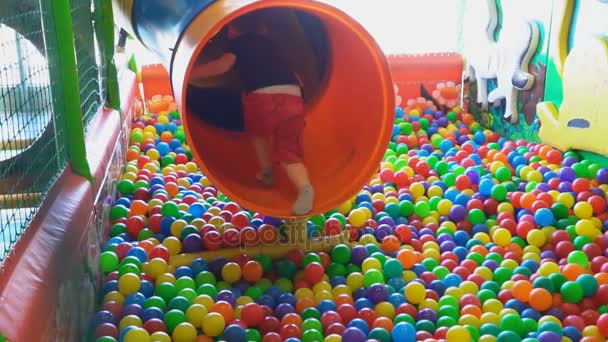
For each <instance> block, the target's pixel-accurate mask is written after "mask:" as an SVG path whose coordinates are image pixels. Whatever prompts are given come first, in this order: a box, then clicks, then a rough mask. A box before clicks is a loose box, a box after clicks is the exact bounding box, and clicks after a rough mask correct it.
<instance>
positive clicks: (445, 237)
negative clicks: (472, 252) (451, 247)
mask: <svg viewBox="0 0 608 342" xmlns="http://www.w3.org/2000/svg"><path fill="white" fill-rule="evenodd" d="M446 241H454V238H453V237H452V235H450V234H441V235H439V237H438V238H437V242H438V243H439V245H441V244H442V243H444V242H446Z"/></svg>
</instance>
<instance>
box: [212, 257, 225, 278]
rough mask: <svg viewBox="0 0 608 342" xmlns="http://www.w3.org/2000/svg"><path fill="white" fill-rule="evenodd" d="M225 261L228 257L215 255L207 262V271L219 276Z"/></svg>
mask: <svg viewBox="0 0 608 342" xmlns="http://www.w3.org/2000/svg"><path fill="white" fill-rule="evenodd" d="M227 263H228V259H226V258H224V257H217V258H215V259H213V260H212V261H211V262H210V263H209V272H211V273H213V275H214V276H216V277H218V278H219V277H220V276H221V275H222V268H224V265H226V264H227Z"/></svg>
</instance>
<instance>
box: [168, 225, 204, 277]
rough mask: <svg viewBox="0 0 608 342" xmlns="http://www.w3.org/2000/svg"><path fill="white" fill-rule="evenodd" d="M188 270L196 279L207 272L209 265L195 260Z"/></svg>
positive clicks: (198, 259)
mask: <svg viewBox="0 0 608 342" xmlns="http://www.w3.org/2000/svg"><path fill="white" fill-rule="evenodd" d="M161 224H162V223H161ZM190 269H191V270H192V274H194V276H195V277H196V276H197V275H198V274H199V273H201V272H203V271H207V270H209V264H208V263H207V261H205V259H202V258H197V259H194V260H193V261H192V263H191V264H190Z"/></svg>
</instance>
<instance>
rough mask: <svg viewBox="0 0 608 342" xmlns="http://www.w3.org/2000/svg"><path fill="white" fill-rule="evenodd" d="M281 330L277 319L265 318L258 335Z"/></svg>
mask: <svg viewBox="0 0 608 342" xmlns="http://www.w3.org/2000/svg"><path fill="white" fill-rule="evenodd" d="M279 329H281V322H280V321H279V319H278V318H276V317H273V316H266V317H264V319H263V320H262V323H260V334H262V335H266V334H268V333H271V332H275V333H276V332H279Z"/></svg>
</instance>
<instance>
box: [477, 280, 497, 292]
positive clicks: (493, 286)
mask: <svg viewBox="0 0 608 342" xmlns="http://www.w3.org/2000/svg"><path fill="white" fill-rule="evenodd" d="M481 290H489V291H492V292H493V293H498V292H500V285H498V283H496V282H495V281H492V280H489V281H486V282H484V283H483V284H482V285H481Z"/></svg>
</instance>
